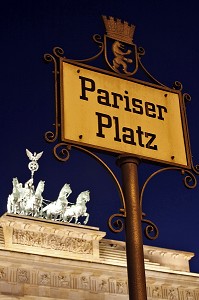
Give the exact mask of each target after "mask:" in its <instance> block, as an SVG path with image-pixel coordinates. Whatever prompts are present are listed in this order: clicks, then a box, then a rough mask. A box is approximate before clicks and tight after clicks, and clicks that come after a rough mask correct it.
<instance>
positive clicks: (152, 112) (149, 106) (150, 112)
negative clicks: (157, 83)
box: [145, 102, 156, 118]
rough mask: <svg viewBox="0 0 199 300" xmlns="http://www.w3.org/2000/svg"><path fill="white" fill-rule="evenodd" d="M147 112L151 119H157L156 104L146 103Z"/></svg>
mask: <svg viewBox="0 0 199 300" xmlns="http://www.w3.org/2000/svg"><path fill="white" fill-rule="evenodd" d="M145 110H146V115H147V116H148V117H151V118H155V117H156V114H155V104H153V103H151V102H145Z"/></svg>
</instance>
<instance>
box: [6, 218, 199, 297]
mask: <svg viewBox="0 0 199 300" xmlns="http://www.w3.org/2000/svg"><path fill="white" fill-rule="evenodd" d="M0 226H1V227H0V300H1V299H3V300H11V299H12V300H13V299H17V300H22V299H23V300H36V299H37V300H38V299H41V300H44V299H51V300H55V299H56V300H60V299H67V300H117V299H118V300H123V299H124V300H127V299H128V284H127V272H126V254H125V243H124V242H121V241H114V240H107V239H104V236H105V232H101V231H99V229H98V228H95V227H89V226H82V225H74V224H64V223H59V222H57V223H55V222H52V221H46V220H42V219H35V218H29V217H22V216H16V215H9V214H5V215H3V216H2V217H1V218H0ZM144 254H145V269H146V277H147V294H148V299H170V300H178V299H179V300H198V299H199V274H194V273H191V272H190V271H189V260H190V259H191V258H192V257H193V253H189V252H184V251H173V250H170V249H163V248H157V247H151V246H144Z"/></svg>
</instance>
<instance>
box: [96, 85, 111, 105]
mask: <svg viewBox="0 0 199 300" xmlns="http://www.w3.org/2000/svg"><path fill="white" fill-rule="evenodd" d="M97 92H98V94H100V95H101V94H103V93H104V96H97V101H98V103H99V104H102V105H107V106H111V104H110V103H109V93H108V92H107V91H106V90H101V89H98V90H97Z"/></svg>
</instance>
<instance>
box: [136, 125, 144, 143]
mask: <svg viewBox="0 0 199 300" xmlns="http://www.w3.org/2000/svg"><path fill="white" fill-rule="evenodd" d="M136 132H137V134H138V143H139V145H140V147H144V144H143V143H142V135H144V132H143V131H142V128H141V127H140V126H138V127H137V130H136Z"/></svg>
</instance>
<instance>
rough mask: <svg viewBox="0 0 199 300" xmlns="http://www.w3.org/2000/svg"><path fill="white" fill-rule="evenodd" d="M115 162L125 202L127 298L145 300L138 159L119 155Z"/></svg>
mask: <svg viewBox="0 0 199 300" xmlns="http://www.w3.org/2000/svg"><path fill="white" fill-rule="evenodd" d="M117 164H118V165H119V166H120V168H121V171H122V182H123V192H124V198H125V204H126V221H125V230H126V255H127V271H128V285H129V300H147V292H146V278H145V269H144V253H143V241H142V227H141V209H140V204H139V185H138V164H139V160H138V159H136V158H134V157H131V156H120V157H119V159H118V160H117Z"/></svg>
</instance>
